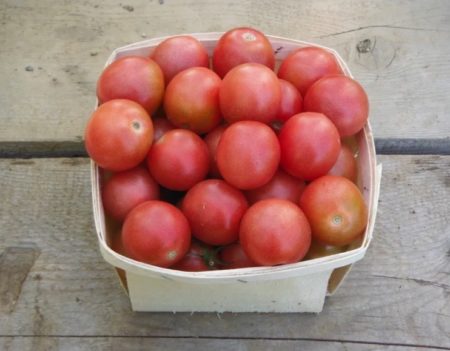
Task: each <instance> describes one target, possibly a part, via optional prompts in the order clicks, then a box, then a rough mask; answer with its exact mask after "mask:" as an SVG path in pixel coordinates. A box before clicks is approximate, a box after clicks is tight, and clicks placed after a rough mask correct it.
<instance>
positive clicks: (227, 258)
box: [219, 243, 258, 269]
mask: <svg viewBox="0 0 450 351" xmlns="http://www.w3.org/2000/svg"><path fill="white" fill-rule="evenodd" d="M219 261H220V268H221V269H234V268H246V267H255V266H258V265H257V264H256V263H255V262H253V261H252V260H251V259H250V258H249V257H248V256H247V254H246V253H245V251H244V250H243V249H242V246H241V245H240V244H239V243H233V244H231V245H228V246H224V247H222V248H220V251H219Z"/></svg>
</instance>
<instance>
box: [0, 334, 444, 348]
mask: <svg viewBox="0 0 450 351" xmlns="http://www.w3.org/2000/svg"><path fill="white" fill-rule="evenodd" d="M0 348H1V349H2V350H3V351H15V350H33V351H53V350H64V351H84V350H86V351H97V350H98V351H103V350H111V351H122V350H128V351H134V350H136V351H140V350H152V351H167V350H183V351H197V350H220V351H264V350H268V351H269V350H270V351H272V350H283V351H291V350H292V351H294V350H302V351H315V350H321V351H378V350H383V351H410V350H412V348H411V347H408V346H389V345H384V344H363V343H347V342H335V341H319V340H315V341H312V340H244V339H225V340H224V339H214V338H212V339H200V338H145V337H140V338H136V337H131V338H130V337H126V338H124V337H83V338H79V337H0ZM438 349H439V348H429V347H420V346H415V347H414V348H413V350H417V351H430V350H438Z"/></svg>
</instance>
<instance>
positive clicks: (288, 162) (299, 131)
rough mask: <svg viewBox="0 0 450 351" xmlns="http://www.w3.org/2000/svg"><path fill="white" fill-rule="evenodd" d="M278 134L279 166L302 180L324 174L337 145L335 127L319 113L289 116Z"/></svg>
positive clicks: (338, 140)
mask: <svg viewBox="0 0 450 351" xmlns="http://www.w3.org/2000/svg"><path fill="white" fill-rule="evenodd" d="M278 137H279V140H280V148H281V161H280V163H281V167H282V168H283V169H284V170H285V171H286V172H288V173H290V174H291V175H293V176H294V177H298V178H300V179H304V180H313V179H315V178H317V177H320V176H322V175H325V174H327V172H328V171H329V170H330V169H331V167H333V165H334V164H335V163H336V160H337V158H338V155H339V150H340V147H341V140H340V138H339V133H338V131H337V129H336V127H335V126H334V125H333V123H332V122H331V121H330V120H329V119H328V118H327V117H326V116H325V115H323V114H321V113H312V112H303V113H299V114H298V115H295V116H293V117H291V118H290V119H289V120H288V121H287V122H286V123H285V124H284V126H283V127H282V128H281V131H280V133H279V135H278Z"/></svg>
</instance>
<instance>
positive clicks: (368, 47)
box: [356, 39, 373, 54]
mask: <svg viewBox="0 0 450 351" xmlns="http://www.w3.org/2000/svg"><path fill="white" fill-rule="evenodd" d="M356 50H358V52H359V53H360V54H367V53H368V52H371V51H372V50H373V45H372V40H370V39H364V40H361V41H360V42H358V44H356Z"/></svg>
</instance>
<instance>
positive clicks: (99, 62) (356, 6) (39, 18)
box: [0, 0, 450, 149]
mask: <svg viewBox="0 0 450 351" xmlns="http://www.w3.org/2000/svg"><path fill="white" fill-rule="evenodd" d="M0 20H1V22H0V23H1V26H0V48H1V49H0V52H1V54H0V76H1V77H2V80H1V81H0V105H1V106H2V109H1V110H0V120H2V121H4V122H3V123H1V124H0V148H1V143H2V142H13V143H19V144H18V145H19V146H20V145H21V144H20V143H21V142H25V143H29V142H45V143H46V144H44V145H47V146H49V145H53V147H55V148H57V149H64V147H65V143H69V144H68V147H71V145H72V144H71V143H74V142H78V143H80V142H81V139H82V137H83V130H84V126H85V123H86V121H87V119H88V117H89V115H90V113H91V111H92V110H93V105H94V94H95V83H96V79H97V77H98V75H99V73H100V72H101V69H102V67H103V64H104V62H105V61H106V58H107V56H108V55H109V53H110V52H111V51H112V50H113V49H114V48H116V47H119V46H122V45H125V44H128V43H131V42H135V41H139V40H141V39H143V38H150V37H157V36H162V35H174V34H178V33H188V32H205V31H224V30H227V29H230V28H232V27H235V26H240V25H250V26H254V27H256V28H259V29H261V30H263V31H264V32H266V33H269V34H273V35H279V36H284V37H291V38H297V39H304V40H310V41H314V42H317V43H320V44H324V45H328V46H331V47H334V48H336V49H337V50H338V51H339V52H340V53H341V54H342V56H343V57H344V59H345V60H347V62H348V63H349V65H350V68H351V70H352V71H353V73H354V75H355V77H356V78H357V79H358V80H359V81H361V82H362V84H363V85H364V87H365V88H366V89H367V91H368V93H369V96H370V100H371V106H372V107H371V120H372V124H373V127H374V131H375V135H376V136H377V137H380V138H405V137H407V138H416V137H417V138H444V137H447V136H448V135H450V119H449V118H447V117H448V110H449V108H450V101H449V100H448V94H447V92H448V90H449V88H450V81H449V80H448V79H447V77H448V74H449V72H450V61H449V60H448V57H449V56H450V47H449V46H448V45H447V44H448V37H449V35H450V3H449V2H448V1H446V0H432V1H426V2H425V1H420V0H414V1H406V0H403V1H395V2H391V1H387V0H384V1H371V0H363V1H354V0H340V1H333V0H325V1H320V2H318V1H313V0H307V1H301V2H299V1H296V0H289V1H272V0H261V1H238V0H232V1H227V0H214V1H197V0H182V1H181V0H179V1H162V0H161V1H156V0H153V1H148V0H127V1H122V2H120V3H114V4H112V3H103V2H100V1H96V0H87V1H83V2H77V1H65V2H54V1H50V0H42V1H39V4H36V2H35V1H32V0H25V1H21V2H19V3H18V2H17V1H14V0H5V1H2V2H1V3H0ZM406 121H407V122H406ZM55 143H56V144H55ZM55 145H56V146H55ZM22 147H23V145H22Z"/></svg>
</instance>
